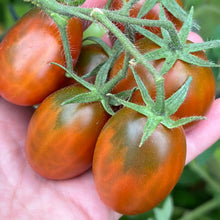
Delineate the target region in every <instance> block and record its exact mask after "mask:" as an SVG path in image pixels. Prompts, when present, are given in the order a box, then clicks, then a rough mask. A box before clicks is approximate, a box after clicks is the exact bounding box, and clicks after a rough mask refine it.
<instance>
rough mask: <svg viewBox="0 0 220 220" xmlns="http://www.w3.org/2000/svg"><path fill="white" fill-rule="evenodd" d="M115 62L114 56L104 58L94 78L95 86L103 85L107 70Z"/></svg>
mask: <svg viewBox="0 0 220 220" xmlns="http://www.w3.org/2000/svg"><path fill="white" fill-rule="evenodd" d="M114 62H115V57H113V56H111V57H110V58H108V60H106V62H105V63H104V64H103V65H102V66H101V67H100V69H99V71H98V73H97V75H96V79H95V85H96V86H97V87H100V86H103V85H104V84H105V82H106V80H107V78H108V73H109V70H110V69H111V67H112V65H113V64H114Z"/></svg>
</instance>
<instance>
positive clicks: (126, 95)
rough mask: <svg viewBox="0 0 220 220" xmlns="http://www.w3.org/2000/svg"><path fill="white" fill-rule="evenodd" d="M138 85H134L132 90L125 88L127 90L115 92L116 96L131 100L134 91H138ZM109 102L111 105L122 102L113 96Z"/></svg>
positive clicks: (117, 104)
mask: <svg viewBox="0 0 220 220" xmlns="http://www.w3.org/2000/svg"><path fill="white" fill-rule="evenodd" d="M137 89H138V88H137V87H134V88H133V89H130V90H125V91H122V92H119V93H117V94H114V96H116V97H117V98H119V99H123V100H127V101H129V100H130V99H131V97H132V95H133V93H134V92H135V91H137ZM109 104H110V105H113V106H119V105H121V103H120V102H118V101H117V100H116V99H114V98H112V97H109Z"/></svg>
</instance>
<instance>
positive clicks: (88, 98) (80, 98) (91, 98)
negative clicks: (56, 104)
mask: <svg viewBox="0 0 220 220" xmlns="http://www.w3.org/2000/svg"><path fill="white" fill-rule="evenodd" d="M96 101H100V97H99V96H98V94H97V93H96V91H92V92H87V93H82V94H79V95H76V96H74V97H72V98H70V99H68V100H66V101H65V102H62V103H61V105H66V104H71V103H88V102H96Z"/></svg>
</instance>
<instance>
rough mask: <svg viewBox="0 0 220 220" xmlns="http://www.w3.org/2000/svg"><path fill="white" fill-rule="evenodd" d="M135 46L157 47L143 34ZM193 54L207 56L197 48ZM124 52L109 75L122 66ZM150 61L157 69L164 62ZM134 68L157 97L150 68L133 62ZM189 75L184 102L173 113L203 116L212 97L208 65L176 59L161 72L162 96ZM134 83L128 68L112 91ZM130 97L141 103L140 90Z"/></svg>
mask: <svg viewBox="0 0 220 220" xmlns="http://www.w3.org/2000/svg"><path fill="white" fill-rule="evenodd" d="M135 45H136V47H137V49H138V50H139V51H140V52H141V53H142V54H145V53H148V52H150V51H153V50H155V49H157V48H159V47H158V46H157V45H156V44H155V43H153V42H152V41H150V40H149V39H146V38H142V39H140V40H138V41H137V42H136V43H135ZM194 55H195V56H197V57H199V58H201V59H204V60H207V58H206V56H205V53H204V52H203V51H199V52H196V53H194ZM123 60H124V55H123V54H122V55H121V56H120V57H119V58H118V60H117V61H116V63H115V64H114V66H113V68H112V70H111V72H110V78H112V77H114V76H115V75H116V74H117V73H118V71H119V70H120V69H121V68H122V65H123ZM151 63H152V65H153V66H154V67H155V68H156V69H157V70H158V71H159V70H160V68H161V67H162V65H163V63H164V59H160V60H156V61H152V62H151ZM135 70H136V72H137V73H138V75H139V76H140V77H141V79H142V81H143V82H144V84H145V86H146V87H147V89H148V91H149V94H150V95H151V97H152V98H153V99H155V97H156V86H155V83H154V79H153V77H152V75H151V74H150V73H149V71H148V70H147V69H146V68H145V67H144V66H143V65H140V64H138V65H136V66H135ZM189 76H192V77H193V80H192V82H191V84H190V87H189V91H188V94H187V97H186V99H185V101H184V103H183V104H182V105H181V106H180V108H179V109H178V110H177V112H176V113H175V114H174V115H175V116H176V117H177V118H182V117H189V116H201V115H202V116H204V115H205V114H206V112H207V111H208V110H209V108H210V106H211V104H212V102H213V101H214V98H215V78H214V74H213V71H212V69H211V68H207V67H201V66H196V65H192V64H188V63H186V62H184V61H181V60H177V61H176V63H175V64H174V65H173V67H172V68H171V69H170V71H169V72H168V73H166V74H165V75H164V79H165V83H164V87H165V97H166V98H168V97H170V96H171V95H172V94H173V93H175V92H176V91H177V90H178V89H179V88H180V87H181V86H182V85H183V84H184V82H185V81H186V80H187V79H188V77H189ZM135 86H137V85H136V82H135V80H134V77H133V73H132V71H131V69H129V70H128V72H127V77H126V78H125V79H123V80H122V81H120V82H119V83H118V84H117V85H116V86H115V87H114V89H113V91H112V92H113V93H118V92H121V91H123V90H127V89H131V88H133V87H135ZM132 101H133V102H136V103H139V104H142V103H143V101H142V97H141V94H140V92H139V91H137V92H135V93H134V95H133V97H132ZM194 124H195V123H190V124H187V125H185V128H190V127H192V125H194Z"/></svg>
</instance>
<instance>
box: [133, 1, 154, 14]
mask: <svg viewBox="0 0 220 220" xmlns="http://www.w3.org/2000/svg"><path fill="white" fill-rule="evenodd" d="M157 2H158V0H146V1H145V2H144V4H143V5H142V6H141V9H140V11H139V12H138V15H137V18H142V17H143V16H144V15H146V14H147V13H148V12H149V11H150V10H151V9H152V8H153V7H154V6H155V5H156V3H157Z"/></svg>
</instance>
